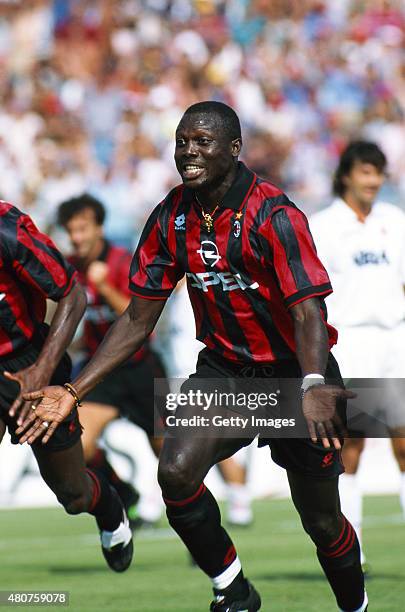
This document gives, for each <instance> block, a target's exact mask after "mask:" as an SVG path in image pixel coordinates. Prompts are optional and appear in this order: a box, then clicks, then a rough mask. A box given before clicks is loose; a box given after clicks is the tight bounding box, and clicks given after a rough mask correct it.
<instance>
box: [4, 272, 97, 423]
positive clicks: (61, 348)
mask: <svg viewBox="0 0 405 612" xmlns="http://www.w3.org/2000/svg"><path fill="white" fill-rule="evenodd" d="M86 303H87V301H86V294H85V291H84V289H83V287H82V286H81V285H80V284H79V283H77V282H76V283H75V284H74V285H73V286H72V289H71V290H70V292H69V293H68V294H67V295H66V296H65V297H63V298H62V299H61V300H60V301H59V302H58V305H57V308H56V310H55V313H54V316H53V318H52V322H51V325H50V328H49V332H48V336H47V338H46V340H45V342H44V345H43V347H42V350H41V352H40V354H39V356H38V359H37V360H36V362H35V363H34V364H33V365H31V366H30V367H28V368H25V369H24V370H20V371H19V372H15V373H11V372H4V376H6V378H8V379H9V380H14V381H16V382H18V383H19V385H20V392H19V394H18V396H17V398H16V399H15V401H14V402H13V404H12V405H11V407H10V410H9V414H10V415H11V416H15V415H16V414H18V421H17V423H18V424H19V425H20V424H21V423H22V422H23V420H24V418H25V417H26V415H27V413H28V412H29V410H30V402H26V401H24V399H23V395H24V394H25V393H27V392H28V391H32V390H33V389H39V388H41V387H43V386H45V385H47V384H48V383H49V381H50V379H51V377H52V374H53V372H54V371H55V369H56V366H57V365H58V363H59V362H60V360H61V358H62V356H63V354H64V352H65V351H66V349H67V347H68V346H69V344H70V342H71V340H72V338H73V335H74V333H75V331H76V328H77V325H78V323H79V321H80V319H81V318H82V316H83V313H84V311H85V308H86Z"/></svg>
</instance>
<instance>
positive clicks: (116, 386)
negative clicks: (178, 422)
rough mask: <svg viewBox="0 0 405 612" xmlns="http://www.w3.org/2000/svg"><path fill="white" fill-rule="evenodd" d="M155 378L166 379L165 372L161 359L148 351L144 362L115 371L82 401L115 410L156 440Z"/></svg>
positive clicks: (130, 364)
mask: <svg viewBox="0 0 405 612" xmlns="http://www.w3.org/2000/svg"><path fill="white" fill-rule="evenodd" d="M155 378H161V379H166V371H165V368H164V366H163V364H162V361H161V359H160V357H159V355H158V354H157V353H155V352H154V351H148V352H147V354H146V355H145V357H143V358H142V360H140V361H138V362H131V361H128V362H126V363H125V364H124V365H122V366H121V367H119V368H117V369H116V370H114V372H112V373H111V374H109V375H108V376H107V377H106V378H105V379H104V380H102V381H101V382H100V383H99V384H98V385H97V386H96V387H95V388H94V389H93V390H92V391H90V392H89V393H88V394H87V395H86V396H85V397H84V398H83V401H86V402H95V403H97V404H104V405H106V406H107V405H108V406H114V407H116V408H117V409H118V410H119V413H120V415H121V416H122V417H125V418H127V419H128V420H129V421H131V422H132V423H135V425H138V427H140V428H141V429H143V430H144V431H145V433H146V434H147V435H148V436H153V435H154V407H155V390H154V379H155ZM167 390H169V388H167ZM156 408H159V407H158V406H156Z"/></svg>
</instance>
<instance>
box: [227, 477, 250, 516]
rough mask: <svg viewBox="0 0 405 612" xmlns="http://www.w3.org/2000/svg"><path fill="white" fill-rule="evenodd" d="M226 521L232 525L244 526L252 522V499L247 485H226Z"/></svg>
mask: <svg viewBox="0 0 405 612" xmlns="http://www.w3.org/2000/svg"><path fill="white" fill-rule="evenodd" d="M227 501H228V509H227V510H228V512H227V514H228V519H229V521H231V522H232V523H236V524H240V525H246V524H248V523H250V522H251V521H252V518H253V513H252V508H251V501H252V497H251V494H250V490H249V487H248V485H246V484H235V483H232V484H230V483H228V486H227Z"/></svg>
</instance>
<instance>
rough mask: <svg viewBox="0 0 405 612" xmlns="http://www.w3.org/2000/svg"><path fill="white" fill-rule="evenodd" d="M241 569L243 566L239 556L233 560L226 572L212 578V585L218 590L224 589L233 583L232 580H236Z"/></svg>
mask: <svg viewBox="0 0 405 612" xmlns="http://www.w3.org/2000/svg"><path fill="white" fill-rule="evenodd" d="M241 569H242V566H241V564H240V561H239V557H238V556H237V557H236V559H235V561H233V562H232V563H231V565H230V566H229V567H227V568H226V570H225V571H224V572H222V574H219V576H215V578H211V580H212V586H213V587H214V589H217V590H218V591H223V590H224V589H226V587H227V586H229V585H230V584H231V582H233V581H234V580H235V578H236V576H237V575H238V574H239V572H240V570H241Z"/></svg>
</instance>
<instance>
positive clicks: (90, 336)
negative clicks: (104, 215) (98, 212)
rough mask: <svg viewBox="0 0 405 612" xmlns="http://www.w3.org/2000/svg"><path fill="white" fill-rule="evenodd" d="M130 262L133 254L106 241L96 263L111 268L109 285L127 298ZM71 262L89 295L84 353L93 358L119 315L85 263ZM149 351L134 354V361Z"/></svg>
mask: <svg viewBox="0 0 405 612" xmlns="http://www.w3.org/2000/svg"><path fill="white" fill-rule="evenodd" d="M131 259H132V254H131V253H130V252H129V251H127V250H126V249H124V248H122V247H119V246H115V245H113V244H111V243H110V242H108V241H107V240H105V241H104V246H103V250H102V251H101V253H100V255H99V256H98V257H97V259H96V261H103V262H105V263H106V264H107V266H108V275H107V282H108V283H109V284H110V285H111V286H112V287H114V288H115V289H117V290H118V291H120V292H121V293H123V294H124V295H127V296H128V298H130V297H131V292H130V290H129V288H128V272H129V268H130V265H131ZM68 261H69V262H70V263H71V264H72V265H73V266H74V267H75V268H76V269H77V271H78V274H79V280H80V282H81V284H82V285H83V287H85V289H86V293H87V308H86V312H85V315H84V331H83V341H84V348H85V351H86V353H87V355H88V356H89V357H91V356H92V355H93V354H94V353H95V352H96V350H97V348H98V346H99V345H100V343H101V342H102V340H103V338H104V336H105V335H106V333H107V332H108V330H109V329H110V327H111V325H112V324H113V323H114V321H115V320H116V319H117V317H118V315H117V313H116V312H115V310H114V309H113V308H112V306H110V304H109V303H108V301H107V300H106V299H105V298H104V297H103V295H102V294H101V293H100V292H99V290H98V289H97V287H96V285H95V284H94V283H92V282H91V280H90V279H89V278H88V277H87V265H85V264H84V262H83V260H81V259H80V258H79V257H76V256H75V255H71V256H70V257H69V258H68ZM146 349H147V347H146V346H144V347H142V348H141V349H140V350H139V351H137V352H136V353H135V354H134V356H133V358H132V359H133V360H134V361H138V360H140V359H141V358H142V357H143V356H144V354H145V351H146Z"/></svg>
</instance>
